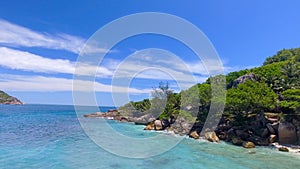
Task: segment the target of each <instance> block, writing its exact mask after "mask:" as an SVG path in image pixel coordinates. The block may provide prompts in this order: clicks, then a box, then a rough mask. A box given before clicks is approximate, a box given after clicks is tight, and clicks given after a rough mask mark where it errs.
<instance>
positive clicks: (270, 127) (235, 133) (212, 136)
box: [84, 110, 300, 154]
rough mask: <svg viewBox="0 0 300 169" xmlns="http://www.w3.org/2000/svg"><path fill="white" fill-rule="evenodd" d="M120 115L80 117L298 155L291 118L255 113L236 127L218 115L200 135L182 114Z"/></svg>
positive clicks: (298, 133)
mask: <svg viewBox="0 0 300 169" xmlns="http://www.w3.org/2000/svg"><path fill="white" fill-rule="evenodd" d="M122 114H123V113H122V112H120V111H118V110H109V111H107V112H96V113H92V114H85V115H84V117H86V118H105V119H109V120H115V121H119V122H132V123H135V124H136V125H145V128H144V130H155V131H164V130H165V131H170V132H174V134H178V135H181V136H184V135H187V136H189V137H191V138H194V139H199V138H204V139H206V140H208V141H210V142H219V141H220V140H222V141H225V142H229V143H232V144H233V145H236V146H242V147H244V148H255V146H272V147H275V148H276V149H277V150H279V151H283V152H292V153H297V154H300V146H298V145H299V142H300V130H299V129H300V121H297V120H295V119H293V120H292V122H280V121H279V119H280V118H279V117H278V115H277V114H274V113H265V114H264V115H262V114H257V115H255V116H253V117H251V118H250V120H249V121H248V125H246V126H238V125H235V124H233V122H232V121H228V120H225V119H224V118H222V119H221V121H220V123H219V125H218V127H217V129H216V130H215V131H210V130H208V129H206V130H205V131H206V132H205V133H204V135H203V136H200V132H201V130H202V127H201V125H200V124H197V123H195V124H193V123H191V122H189V121H188V120H185V119H184V118H182V117H178V118H177V119H176V118H175V117H170V118H169V119H162V120H158V119H156V118H154V117H153V116H151V114H145V115H142V116H137V117H129V116H123V115H122Z"/></svg>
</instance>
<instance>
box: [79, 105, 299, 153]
mask: <svg viewBox="0 0 300 169" xmlns="http://www.w3.org/2000/svg"><path fill="white" fill-rule="evenodd" d="M84 117H85V118H104V119H107V120H114V121H117V122H120V123H132V124H134V125H143V126H145V128H144V130H148V131H151V132H159V133H164V134H167V135H172V136H176V137H185V138H189V139H193V140H199V141H207V142H212V143H214V144H218V143H221V142H224V143H226V144H229V145H234V146H237V147H241V148H246V149H249V152H253V151H251V149H255V147H256V146H258V147H266V148H270V149H272V150H274V149H275V150H276V151H281V152H287V153H289V154H294V155H297V156H300V146H299V145H291V144H279V143H278V142H273V143H269V144H268V145H262V146H261V145H254V146H253V147H247V146H244V143H245V142H244V143H243V144H240V145H239V144H234V143H232V142H231V141H226V140H223V139H220V140H219V138H218V137H217V140H216V139H215V138H212V137H211V135H213V134H215V132H208V133H210V136H206V135H205V136H199V135H198V136H196V137H195V136H193V135H192V133H193V132H191V131H190V132H188V133H176V132H175V131H174V130H170V128H164V129H163V128H160V129H159V130H156V128H155V127H153V124H154V121H156V120H154V121H150V122H147V123H145V122H141V121H138V120H140V118H133V117H123V116H121V115H120V112H119V111H118V110H108V111H107V112H104V113H103V112H96V113H91V114H85V115H84ZM149 125H150V126H151V127H150V128H149ZM211 133H213V134H211ZM214 137H215V136H214Z"/></svg>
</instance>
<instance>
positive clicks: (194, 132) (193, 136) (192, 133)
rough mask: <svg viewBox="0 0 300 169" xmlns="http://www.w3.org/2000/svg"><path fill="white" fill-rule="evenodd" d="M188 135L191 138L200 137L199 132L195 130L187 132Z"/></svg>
mask: <svg viewBox="0 0 300 169" xmlns="http://www.w3.org/2000/svg"><path fill="white" fill-rule="evenodd" d="M189 136H190V137H191V138H194V139H199V138H200V136H199V134H198V133H197V131H193V132H191V133H190V134H189Z"/></svg>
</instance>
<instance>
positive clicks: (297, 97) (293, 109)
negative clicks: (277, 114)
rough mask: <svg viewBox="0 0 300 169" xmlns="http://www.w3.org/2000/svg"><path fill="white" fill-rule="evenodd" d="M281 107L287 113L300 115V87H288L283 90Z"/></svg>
mask: <svg viewBox="0 0 300 169" xmlns="http://www.w3.org/2000/svg"><path fill="white" fill-rule="evenodd" d="M282 98H283V101H281V102H280V107H281V109H282V111H283V112H284V113H285V114H296V115H298V116H299V115H300V112H299V110H300V89H288V90H286V91H284V92H282Z"/></svg>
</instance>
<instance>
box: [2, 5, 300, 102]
mask: <svg viewBox="0 0 300 169" xmlns="http://www.w3.org/2000/svg"><path fill="white" fill-rule="evenodd" d="M299 6H300V1H298V0H289V1H283V0H265V1H261V0H243V1H241V0H228V1H222V0H210V1H204V0H190V1H180V0H164V1H161V0H89V1H79V0H74V1H67V0H52V1H46V0H40V1H36V0H27V1H21V0H10V1H3V2H1V5H0V90H3V91H5V92H7V93H9V94H10V95H13V96H16V97H18V98H19V99H20V100H22V101H23V102H25V103H27V104H67V105H72V104H73V95H72V90H73V84H74V79H73V77H74V73H75V72H76V71H77V70H78V69H79V70H81V71H80V73H81V74H80V76H86V75H93V76H94V79H93V81H84V80H82V81H80V84H82V86H81V88H80V89H79V90H80V91H85V90H90V88H88V87H87V86H89V85H87V84H88V83H90V82H91V83H93V86H94V87H93V88H92V89H91V90H94V91H95V96H96V97H95V98H96V100H97V102H98V104H99V105H101V106H119V105H116V103H115V102H114V98H113V96H112V92H113V91H114V90H115V91H116V92H117V93H122V97H123V96H126V97H127V99H128V100H135V101H137V100H142V99H144V98H149V97H151V90H152V89H153V87H155V86H157V85H158V83H159V82H160V81H163V82H169V84H170V87H171V88H172V89H173V90H174V91H176V92H178V91H180V90H184V89H187V88H188V87H190V86H191V85H193V84H195V83H202V82H204V81H205V80H206V79H207V77H208V76H209V74H208V73H207V71H206V70H205V67H204V66H203V63H202V61H201V59H199V57H197V55H196V54H195V53H194V52H193V51H192V50H191V49H190V48H189V47H188V46H186V45H184V44H182V43H181V42H179V41H178V40H175V39H172V38H170V37H166V36H162V35H157V34H142V35H137V36H133V37H130V38H127V39H124V40H122V41H121V42H119V43H117V44H116V45H115V46H113V48H111V49H107V48H105V45H101V48H99V46H97V47H94V48H93V46H92V47H91V48H93V49H96V50H95V51H96V52H98V53H99V54H100V53H107V55H105V57H104V59H103V60H102V62H101V63H98V62H97V63H93V64H78V62H77V60H78V58H79V57H80V56H81V55H82V51H83V49H87V48H86V47H87V46H88V45H86V43H87V42H89V39H90V38H91V37H93V35H95V32H96V31H97V30H99V29H101V28H102V27H103V26H105V25H107V24H109V23H110V22H112V21H114V20H116V19H118V18H121V17H124V16H127V15H131V14H135V13H141V12H160V13H167V14H171V15H175V16H178V17H180V18H183V19H185V20H186V21H188V22H190V23H192V24H193V25H195V26H196V27H197V28H198V29H200V30H201V31H202V32H203V33H204V34H205V35H206V37H207V38H208V39H209V41H210V42H211V44H212V45H213V46H214V48H215V49H216V51H217V53H218V55H219V57H220V60H221V61H222V64H223V68H224V72H225V73H228V72H231V71H237V70H241V69H245V68H252V67H256V66H260V65H262V63H263V61H264V60H265V58H266V57H269V56H272V55H274V54H276V52H277V51H278V50H281V49H284V48H285V49H289V48H296V47H300V33H299V30H300V10H299ZM134 26H139V25H138V23H137V25H134ZM118 29H119V31H122V30H123V29H125V28H122V27H120V28H118ZM170 29H173V28H170ZM174 29H176V28H174ZM176 30H178V31H179V32H180V31H182V32H184V31H185V29H182V30H181V29H179V28H178V29H176ZM107 36H108V37H109V36H113V35H112V34H108V35H107ZM98 40H99V39H98ZM99 41H100V43H101V40H99ZM103 46H104V47H103ZM153 48H156V49H162V50H164V51H163V52H162V51H156V52H155V51H154V52H153V51H149V50H147V49H153ZM166 51H168V52H169V53H168V52H166ZM172 56H174V58H173V57H172ZM175 56H177V58H179V60H176V57H175ZM128 58H131V60H130V59H128ZM170 58H172V59H170ZM149 60H150V61H149ZM124 61H126V62H124ZM147 61H149V62H147ZM212 62H213V61H212ZM161 63H164V65H165V67H166V69H165V71H164V70H163V71H162V69H156V68H155V66H153V65H160V64H161ZM179 63H184V64H179ZM141 64H144V66H149V67H151V68H149V69H145V70H143V67H142V66H141ZM80 66H81V67H80ZM132 68H134V69H132ZM94 70H97V72H94ZM136 70H139V71H136ZM187 70H188V71H187ZM170 72H171V73H170ZM126 73H127V74H128V75H130V76H132V77H131V79H130V81H129V85H128V86H122V85H121V84H120V82H118V81H117V80H114V78H116V77H118V75H121V76H125V75H126ZM190 75H192V76H193V78H194V79H193V80H194V81H187V79H188V77H189V76H190ZM174 77H175V78H174ZM85 85H86V86H85ZM87 88H88V89H87ZM125 102H126V101H123V102H122V103H125ZM118 104H120V103H118Z"/></svg>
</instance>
